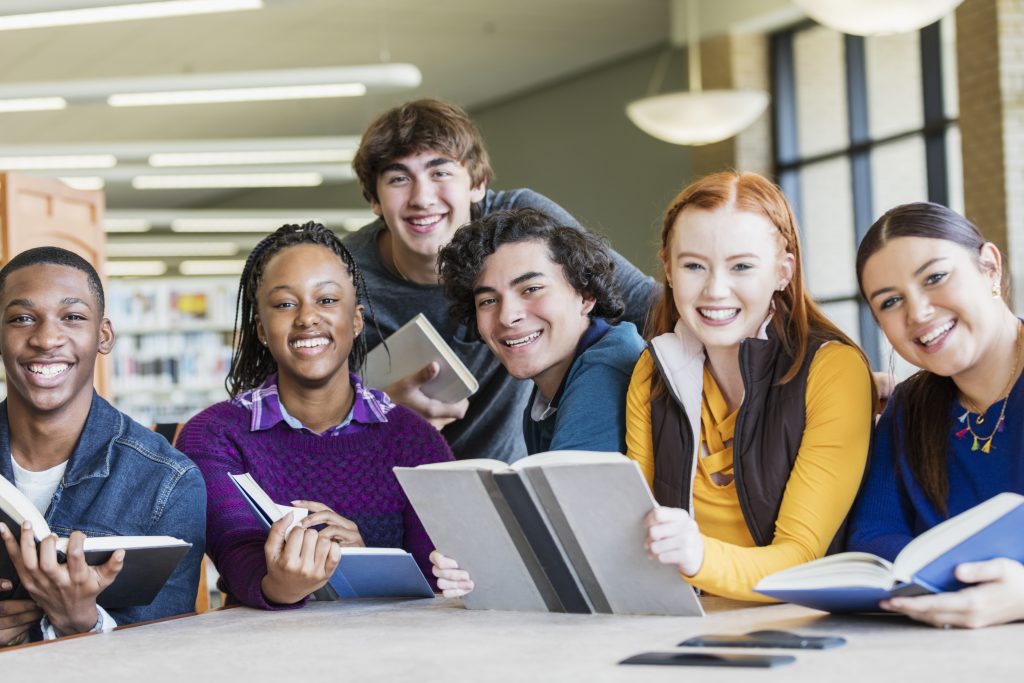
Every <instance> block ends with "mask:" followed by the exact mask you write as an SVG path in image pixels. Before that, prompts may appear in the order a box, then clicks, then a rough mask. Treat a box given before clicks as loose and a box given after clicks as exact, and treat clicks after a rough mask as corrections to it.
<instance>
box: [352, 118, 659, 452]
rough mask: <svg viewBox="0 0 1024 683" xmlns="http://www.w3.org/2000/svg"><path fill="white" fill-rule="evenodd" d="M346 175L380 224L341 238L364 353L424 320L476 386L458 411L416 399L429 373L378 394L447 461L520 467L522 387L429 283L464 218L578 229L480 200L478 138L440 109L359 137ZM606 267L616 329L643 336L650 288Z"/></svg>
mask: <svg viewBox="0 0 1024 683" xmlns="http://www.w3.org/2000/svg"><path fill="white" fill-rule="evenodd" d="M352 165H353V167H354V168H355V171H356V175H357V176H358V177H359V182H360V184H361V185H362V188H363V195H364V196H365V197H366V199H367V200H368V201H369V202H370V206H371V207H372V208H373V212H374V213H375V214H377V216H379V219H378V220H376V221H374V222H373V223H370V224H369V225H366V226H364V227H363V228H361V229H360V230H359V231H358V232H355V233H353V234H352V235H349V236H347V237H346V238H344V242H345V245H346V246H347V247H348V248H349V250H350V251H351V252H352V254H353V256H354V257H355V259H356V262H357V263H358V264H359V266H360V268H362V270H363V274H364V276H365V278H366V283H367V286H368V288H369V291H370V293H371V294H370V295H371V297H372V300H373V310H372V311H367V317H369V318H372V321H371V322H375V323H376V325H373V324H370V325H367V326H366V328H365V332H364V334H367V335H368V338H367V344H368V346H369V348H371V349H372V348H373V347H374V346H376V345H377V344H379V343H380V336H379V335H378V334H377V329H378V328H379V330H380V334H381V335H383V336H384V337H387V336H388V335H390V334H391V333H393V332H394V331H395V330H397V329H398V328H399V327H401V326H402V325H403V324H405V323H406V322H408V321H409V320H410V319H411V318H412V317H413V316H415V315H416V314H417V313H423V314H424V315H426V316H427V318H428V319H429V320H430V322H431V324H433V325H434V327H436V328H437V331H438V332H439V333H440V334H441V336H442V337H443V338H444V339H445V341H446V342H447V343H448V344H449V345H450V346H451V347H452V349H453V350H454V351H455V353H456V354H458V356H459V357H460V358H461V359H462V361H463V362H464V363H465V364H466V367H467V368H469V370H470V372H472V373H473V375H474V376H475V377H476V378H477V381H478V382H479V384H480V389H479V390H478V391H477V393H476V394H474V395H473V396H471V397H470V398H469V399H468V401H467V400H463V401H461V402H459V403H454V404H448V403H443V402H441V401H437V400H434V399H430V398H428V397H427V396H425V395H424V394H423V392H422V391H421V390H420V389H421V387H422V386H423V384H425V383H426V382H428V381H430V380H431V379H432V378H433V377H434V375H435V374H436V373H437V372H438V368H437V367H436V364H431V365H428V366H427V367H425V368H423V369H422V370H421V371H419V372H417V373H414V374H413V375H411V376H409V377H407V378H405V379H404V380H401V381H400V382H397V383H395V384H393V385H391V386H389V387H381V388H382V389H384V390H385V391H386V392H387V393H388V394H389V395H390V396H391V398H392V399H393V400H394V401H396V402H398V403H401V404H403V405H405V406H407V407H409V408H412V409H413V410H415V411H416V412H418V413H420V414H421V415H423V416H424V417H426V418H427V419H429V420H430V421H431V422H433V423H434V424H435V426H437V427H439V428H443V429H442V434H444V436H445V438H446V439H447V440H448V443H449V444H450V445H451V448H452V451H453V452H454V453H455V457H457V458H480V457H490V458H497V459H500V460H506V461H512V460H516V459H518V458H519V457H522V456H523V455H525V454H526V446H525V443H524V441H523V434H522V426H521V423H520V422H519V416H520V415H521V414H522V411H523V408H524V406H525V405H526V401H527V400H528V397H529V394H530V389H531V383H530V382H522V381H518V380H516V379H514V378H512V377H511V376H510V375H509V374H508V372H507V371H506V370H505V368H504V367H503V366H502V365H501V363H500V362H499V361H498V360H497V359H496V358H495V357H494V355H493V354H492V353H491V352H490V350H489V349H488V348H487V345H486V344H484V343H483V342H482V341H480V340H479V338H477V336H476V334H475V333H474V332H473V331H472V330H471V329H469V328H467V326H465V325H463V324H460V323H459V322H457V321H455V320H453V319H452V318H451V317H450V315H449V313H448V307H449V302H448V301H447V299H445V296H444V293H443V292H442V290H441V287H440V285H439V284H438V265H437V258H438V251H439V249H441V248H442V247H444V246H445V245H446V244H447V243H448V242H449V240H451V237H452V235H453V234H454V233H455V231H456V230H457V229H458V228H459V227H461V226H462V225H464V224H466V223H468V222H469V221H470V219H471V218H478V217H481V216H486V215H488V214H490V213H491V212H493V211H497V210H502V209H521V208H534V209H539V210H540V211H542V212H544V213H545V214H547V215H548V216H551V217H552V218H553V219H554V220H555V221H556V222H557V223H559V224H561V225H570V226H574V227H579V223H578V222H577V221H576V220H575V219H574V218H573V217H572V216H570V215H569V213H568V212H566V211H565V210H564V209H562V208H561V207H560V206H558V205H557V204H555V203H554V202H552V201H551V200H549V199H547V198H546V197H544V196H542V195H540V194H538V193H536V192H533V191H532V190H527V189H519V190H508V191H501V192H495V191H493V190H490V189H488V188H487V184H488V182H489V181H490V180H491V177H492V176H493V171H492V170H491V166H490V161H489V159H488V156H487V151H486V150H485V149H484V144H483V140H482V139H481V137H480V133H479V131H478V130H477V128H476V126H475V125H474V124H473V122H472V121H471V120H470V119H469V117H468V116H467V115H466V113H465V112H464V111H462V110H461V109H460V108H458V107H456V106H454V105H451V104H447V103H445V102H440V101H437V100H418V101H415V102H409V103H406V104H404V105H401V106H399V107H396V108H394V109H391V110H389V111H387V112H385V113H384V114H382V115H381V116H380V117H378V118H377V120H375V121H374V122H373V123H371V124H370V126H369V127H368V128H367V130H366V132H365V133H364V134H363V138H362V141H361V143H360V146H359V150H358V151H357V152H356V156H355V159H354V160H353V162H352ZM580 229H583V228H580ZM612 258H613V260H614V261H615V274H616V279H617V280H618V285H619V288H620V289H621V291H622V292H623V293H624V294H625V303H626V314H625V316H624V319H626V320H629V321H631V322H634V323H635V324H636V325H637V327H639V328H642V326H643V321H644V319H645V317H646V315H647V309H648V307H649V305H650V298H651V293H652V291H653V288H654V281H653V280H652V279H651V278H650V277H647V276H645V275H644V274H643V273H641V272H640V271H639V270H638V269H637V268H636V267H635V266H633V265H632V264H631V263H629V262H628V261H627V260H626V259H624V258H623V257H622V256H620V255H619V254H617V253H615V252H612Z"/></svg>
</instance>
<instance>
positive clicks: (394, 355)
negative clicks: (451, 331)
mask: <svg viewBox="0 0 1024 683" xmlns="http://www.w3.org/2000/svg"><path fill="white" fill-rule="evenodd" d="M431 362H436V363H437V364H438V365H439V366H440V368H441V370H440V372H438V373H437V376H436V377H434V379H432V380H430V381H429V382H427V383H426V384H424V385H423V388H422V389H423V393H424V394H426V395H427V396H428V397H430V398H433V399H437V400H438V401H444V402H445V403H457V402H458V401H461V400H462V399H464V398H467V397H469V396H471V395H473V394H474V393H476V390H477V389H478V388H479V386H480V385H479V383H478V382H477V380H476V378H475V377H473V373H471V372H470V371H469V369H468V368H467V367H466V366H465V365H464V364H463V362H462V361H461V360H460V359H459V357H458V356H457V355H456V354H455V352H454V351H453V350H452V348H451V347H450V346H449V345H448V343H447V342H445V340H444V339H443V338H442V337H441V335H440V334H439V333H438V331H437V330H436V329H435V328H434V326H433V325H431V324H430V321H429V320H427V317H426V316H425V315H423V314H422V313H420V314H418V315H417V316H416V317H415V318H413V319H412V320H410V321H409V322H407V323H406V324H404V325H402V326H401V327H400V328H398V329H397V330H396V331H395V333H394V334H392V335H391V336H390V337H388V338H387V339H385V340H384V343H383V344H378V345H377V346H375V347H374V348H373V349H372V350H371V351H370V352H369V353H368V354H367V355H366V364H365V366H364V372H365V374H366V385H367V386H370V387H374V388H376V389H383V388H384V387H387V386H389V385H391V384H394V383H395V382H397V381H398V380H400V379H403V378H405V377H408V376H409V375H411V374H412V373H414V372H417V371H419V370H422V369H423V368H424V367H426V366H427V364H429V363H431Z"/></svg>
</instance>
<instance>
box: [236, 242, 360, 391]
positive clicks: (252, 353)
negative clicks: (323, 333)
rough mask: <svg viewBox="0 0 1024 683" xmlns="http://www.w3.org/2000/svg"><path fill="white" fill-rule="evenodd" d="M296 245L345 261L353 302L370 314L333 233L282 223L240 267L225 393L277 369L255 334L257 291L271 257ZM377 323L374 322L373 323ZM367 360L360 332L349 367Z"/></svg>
mask: <svg viewBox="0 0 1024 683" xmlns="http://www.w3.org/2000/svg"><path fill="white" fill-rule="evenodd" d="M297 244H317V245H320V246H322V247H327V248H328V249H330V250H331V251H332V252H334V253H335V254H336V255H337V256H338V258H339V259H341V262H342V263H344V264H345V267H346V269H347V270H348V274H349V276H350V277H351V278H352V284H353V286H354V287H355V290H356V303H357V304H365V305H366V307H367V308H368V309H369V310H370V315H371V317H375V316H373V303H372V302H371V301H370V295H369V293H368V292H367V289H366V280H365V279H364V278H363V273H362V271H361V270H360V269H359V266H358V265H357V264H356V261H355V259H354V258H353V257H352V254H351V253H350V252H349V250H348V249H347V248H346V247H345V245H344V244H342V243H341V239H339V238H338V236H337V235H335V234H334V232H333V231H332V230H331V229H330V228H327V227H324V226H323V225H321V224H320V223H313V222H309V223H305V224H304V225H283V226H281V227H280V228H278V229H277V230H275V231H274V232H273V233H271V234H270V235H267V236H266V237H264V238H263V239H262V240H260V242H259V244H257V245H256V246H255V247H253V250H252V252H251V253H250V254H249V258H248V259H247V260H246V262H245V267H244V268H242V277H241V280H240V281H239V283H238V301H237V306H236V308H235V332H236V334H235V347H234V350H233V352H232V354H231V368H230V369H229V370H228V376H227V378H226V379H225V380H224V386H225V388H226V389H227V390H228V394H229V395H231V396H236V395H238V394H240V393H241V392H243V391H246V390H248V389H253V388H255V387H258V386H259V385H260V384H262V383H263V381H264V380H265V379H266V378H267V377H269V376H270V375H271V374H273V373H274V372H276V371H277V361H275V360H274V357H273V356H272V355H270V351H269V350H268V349H267V347H265V346H264V345H263V344H261V343H260V340H259V339H258V338H257V336H256V292H257V290H258V289H259V286H260V281H261V280H262V279H263V270H264V268H266V265H267V263H268V262H269V261H270V259H271V258H272V257H273V256H274V255H275V254H277V253H279V252H280V251H282V250H283V249H287V248H288V247H293V246H295V245H297ZM374 324H376V323H374ZM365 359H366V335H363V334H361V335H359V336H357V337H356V338H355V340H354V341H353V343H352V351H351V352H349V357H348V364H349V370H351V371H352V372H358V371H359V369H360V368H361V367H362V365H363V361H364V360H365Z"/></svg>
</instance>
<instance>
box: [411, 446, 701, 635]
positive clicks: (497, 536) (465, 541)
mask: <svg viewBox="0 0 1024 683" xmlns="http://www.w3.org/2000/svg"><path fill="white" fill-rule="evenodd" d="M395 475H396V476H397V477H398V481H399V483H401V485H402V488H403V489H404V490H405V493H406V495H407V496H408V497H409V500H410V502H412V505H413V508H415V510H416V513H417V514H418V515H419V517H420V520H421V521H422V522H423V526H424V527H425V528H426V530H427V533H429V534H430V538H431V540H432V541H433V542H434V545H435V546H436V547H437V549H438V550H439V551H441V552H442V553H444V554H445V555H448V556H449V557H453V558H455V560H456V561H458V563H459V566H460V567H462V568H464V569H466V570H467V571H469V573H470V576H471V577H472V578H473V583H474V584H475V588H474V590H473V592H472V593H470V594H469V595H467V596H466V597H465V599H464V603H465V605H466V607H468V608H471V609H507V610H540V611H543V610H548V611H552V612H579V613H591V612H600V613H616V614H672V615H681V616H698V615H702V614H703V610H702V609H701V605H700V601H699V600H698V599H697V596H696V594H695V593H694V591H693V589H692V588H691V587H690V586H689V584H687V583H686V582H685V581H684V580H683V578H682V577H681V576H680V575H679V572H678V571H677V570H676V569H675V568H674V567H671V566H669V565H665V564H661V563H659V562H657V561H656V560H652V559H650V558H648V557H647V553H646V551H645V550H644V547H643V543H644V538H645V534H646V532H645V529H644V527H643V524H642V522H643V518H644V516H645V515H646V514H647V513H648V512H650V511H651V509H652V508H654V507H655V506H656V505H657V503H655V501H654V498H653V497H652V496H651V493H650V490H649V489H648V488H647V484H646V482H645V481H644V478H643V475H642V474H641V473H640V468H639V466H638V465H637V464H636V463H635V462H633V461H631V460H629V459H627V458H626V457H625V456H623V455H620V454H618V453H594V452H584V451H554V452H550V453H538V454H537V455H532V456H530V457H527V458H523V459H522V460H519V461H517V462H516V463H514V464H512V465H507V464H505V463H503V462H501V461H499V460H459V461H455V462H443V463H431V464H428V465H420V466H419V467H413V468H409V467H396V468H395Z"/></svg>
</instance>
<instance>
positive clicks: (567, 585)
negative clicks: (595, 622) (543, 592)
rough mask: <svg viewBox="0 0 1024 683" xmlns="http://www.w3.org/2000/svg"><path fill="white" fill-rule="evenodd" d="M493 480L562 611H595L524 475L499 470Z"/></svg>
mask: <svg viewBox="0 0 1024 683" xmlns="http://www.w3.org/2000/svg"><path fill="white" fill-rule="evenodd" d="M494 481H495V483H496V484H497V486H498V488H499V489H500V490H501V492H502V494H503V495H504V497H505V501H506V502H507V503H508V507H509V509H510V510H511V511H512V514H513V515H514V516H515V518H516V522H517V523H518V524H519V528H520V530H522V532H523V535H524V536H525V537H526V539H527V541H528V542H529V544H530V548H531V549H532V550H533V552H534V555H535V557H536V558H537V561H538V562H539V563H540V566H541V568H542V569H543V570H544V574H545V575H546V576H547V578H548V581H549V582H550V583H551V586H552V588H553V589H554V591H555V593H556V595H557V596H558V600H559V602H560V603H561V606H562V611H565V612H571V613H575V614H591V613H593V612H594V606H593V605H592V604H591V602H590V599H589V597H588V596H587V593H586V591H585V590H584V589H583V584H582V583H581V582H580V578H579V576H577V575H576V571H575V569H574V568H573V565H572V563H571V562H570V561H569V558H568V557H567V556H566V554H565V551H564V550H562V546H561V545H560V544H559V542H558V539H557V537H556V535H555V530H554V529H553V528H552V527H551V523H550V522H549V521H548V519H547V516H546V515H545V514H544V512H543V508H542V506H541V504H540V502H539V501H537V499H536V497H535V496H534V495H533V491H532V489H531V487H530V486H529V483H528V481H527V480H526V478H525V476H524V475H523V474H522V473H520V472H514V471H510V472H498V473H496V474H495V475H494Z"/></svg>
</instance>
